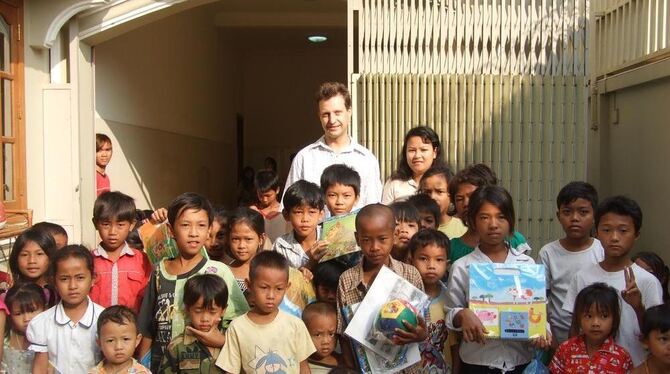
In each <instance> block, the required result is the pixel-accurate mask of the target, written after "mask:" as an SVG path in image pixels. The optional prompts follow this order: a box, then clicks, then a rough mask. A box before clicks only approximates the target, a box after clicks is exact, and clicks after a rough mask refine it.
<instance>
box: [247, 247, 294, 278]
mask: <svg viewBox="0 0 670 374" xmlns="http://www.w3.org/2000/svg"><path fill="white" fill-rule="evenodd" d="M259 268H270V269H277V270H281V271H284V272H286V279H288V271H289V270H288V268H289V264H288V260H287V259H286V257H284V255H282V254H281V253H279V252H275V251H261V252H260V253H258V254H257V255H256V256H254V258H252V259H251V264H250V265H249V282H253V281H254V279H255V278H256V275H257V273H258V271H259Z"/></svg>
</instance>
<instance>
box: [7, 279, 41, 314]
mask: <svg viewBox="0 0 670 374" xmlns="http://www.w3.org/2000/svg"><path fill="white" fill-rule="evenodd" d="M17 303H18V304H17ZM5 304H6V305H7V308H9V312H10V313H12V310H13V308H12V306H13V305H15V304H17V305H16V307H17V308H18V309H19V310H20V311H21V313H32V312H34V311H36V310H38V309H40V308H41V309H42V310H45V309H47V300H46V297H45V296H44V289H42V287H40V286H38V285H37V284H36V283H31V282H26V283H19V284H15V285H14V286H13V287H12V288H10V289H9V290H8V291H7V296H6V297H5Z"/></svg>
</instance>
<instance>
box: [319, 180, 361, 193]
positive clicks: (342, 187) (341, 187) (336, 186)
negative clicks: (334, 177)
mask: <svg viewBox="0 0 670 374" xmlns="http://www.w3.org/2000/svg"><path fill="white" fill-rule="evenodd" d="M326 192H356V190H355V189H354V186H352V185H349V184H343V183H339V182H335V183H331V184H330V185H329V186H328V187H327V188H326Z"/></svg>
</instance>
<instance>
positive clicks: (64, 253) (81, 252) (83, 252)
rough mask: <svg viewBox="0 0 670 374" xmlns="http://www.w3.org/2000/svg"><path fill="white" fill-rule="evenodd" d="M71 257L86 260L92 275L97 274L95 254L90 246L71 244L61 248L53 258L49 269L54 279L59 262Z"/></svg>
mask: <svg viewBox="0 0 670 374" xmlns="http://www.w3.org/2000/svg"><path fill="white" fill-rule="evenodd" d="M69 258H75V259H78V260H82V261H84V263H85V264H86V268H87V269H88V270H89V271H90V272H91V277H92V276H93V275H94V274H95V269H94V268H93V255H92V254H91V251H89V250H88V248H86V247H84V246H83V245H80V244H71V245H66V246H65V247H63V248H61V249H59V250H58V251H57V252H56V253H55V254H54V256H53V258H52V259H51V264H50V267H49V269H50V274H51V277H52V279H55V278H56V272H57V271H58V263H60V262H63V261H65V260H67V259H69Z"/></svg>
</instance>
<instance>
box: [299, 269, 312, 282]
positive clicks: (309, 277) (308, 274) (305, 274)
mask: <svg viewBox="0 0 670 374" xmlns="http://www.w3.org/2000/svg"><path fill="white" fill-rule="evenodd" d="M298 270H299V271H300V272H301V273H302V276H303V277H305V279H307V280H308V281H312V279H314V274H312V271H311V270H309V269H307V268H306V267H304V266H303V267H301V268H300V269H298Z"/></svg>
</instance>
